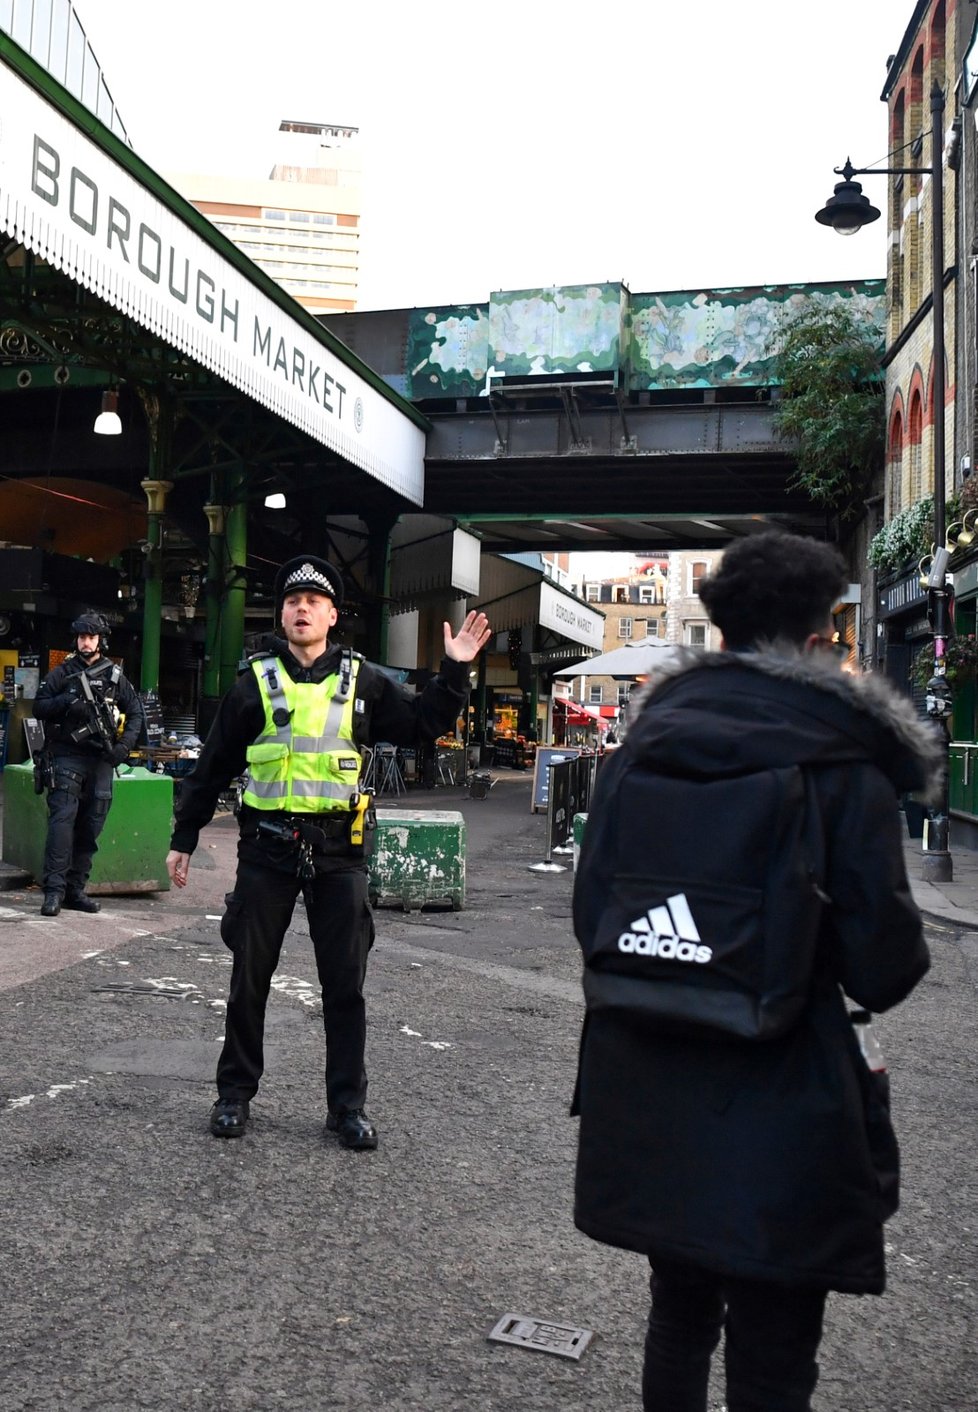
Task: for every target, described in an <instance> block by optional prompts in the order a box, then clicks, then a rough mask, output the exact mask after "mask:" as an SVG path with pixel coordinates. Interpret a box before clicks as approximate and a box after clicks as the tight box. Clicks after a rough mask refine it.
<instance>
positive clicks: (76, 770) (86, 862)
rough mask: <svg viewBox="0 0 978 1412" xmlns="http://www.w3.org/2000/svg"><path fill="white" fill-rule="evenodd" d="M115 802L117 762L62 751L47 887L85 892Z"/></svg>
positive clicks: (52, 800)
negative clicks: (113, 786) (113, 764)
mask: <svg viewBox="0 0 978 1412" xmlns="http://www.w3.org/2000/svg"><path fill="white" fill-rule="evenodd" d="M111 803H112V764H111V762H110V761H108V760H100V759H99V757H98V756H97V755H81V754H79V755H56V756H55V757H54V785H53V787H52V788H51V789H49V790H48V832H47V839H46V841H45V845H44V891H45V892H57V893H60V894H61V895H62V896H63V895H64V894H65V893H67V894H68V896H69V897H71V896H77V894H78V893H80V892H83V891H84V888H85V884H86V883H87V882H88V875H89V873H90V872H91V871H92V859H93V857H94V856H95V854H96V853H97V852H98V836H99V834H100V833H101V832H102V830H103V828H104V827H105V820H106V818H107V816H108V812H109V806H110V805H111Z"/></svg>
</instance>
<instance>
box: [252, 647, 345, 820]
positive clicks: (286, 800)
mask: <svg viewBox="0 0 978 1412" xmlns="http://www.w3.org/2000/svg"><path fill="white" fill-rule="evenodd" d="M251 666H252V670H253V671H254V673H255V676H256V677H257V679H258V690H259V691H260V693H261V697H262V702H263V704H264V707H265V728H264V730H263V731H262V733H261V735H260V736H259V737H258V739H257V740H256V741H255V742H254V743H253V744H252V745H249V746H248V750H247V754H246V759H247V761H248V776H247V779H246V781H245V787H244V792H243V794H242V802H243V803H244V804H247V805H248V806H249V807H250V808H252V809H284V810H285V811H286V812H287V813H297V814H325V813H328V812H329V811H330V810H343V811H347V812H348V811H349V810H350V809H351V807H352V805H353V799H354V796H355V795H356V794H357V793H358V791H359V780H360V767H361V760H360V752H359V750H358V749H357V747H356V745H355V743H354V739H353V705H354V701H355V698H356V685H357V676H358V675H359V671H360V660H359V658H354V656H353V654H352V653H351V652H350V651H349V650H346V651H344V653H343V656H342V658H341V661H340V670H339V672H337V673H335V674H334V675H332V676H329V677H326V679H325V680H324V681H321V682H294V681H293V680H292V678H291V677H290V676H289V675H288V673H287V672H286V671H285V670H284V669H283V667H282V664H281V662H280V661H279V660H278V658H277V657H263V658H262V659H261V660H260V661H257V662H252V664H251Z"/></svg>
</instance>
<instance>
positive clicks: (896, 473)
mask: <svg viewBox="0 0 978 1412" xmlns="http://www.w3.org/2000/svg"><path fill="white" fill-rule="evenodd" d="M886 498H887V507H888V508H887V519H890V520H892V519H893V517H894V515H898V514H899V513H900V511H901V510H902V509H903V413H902V412H901V411H900V410H899V408H898V409H897V410H896V411H895V412H894V414H893V420H892V421H891V423H890V439H889V444H888V446H887V453H886Z"/></svg>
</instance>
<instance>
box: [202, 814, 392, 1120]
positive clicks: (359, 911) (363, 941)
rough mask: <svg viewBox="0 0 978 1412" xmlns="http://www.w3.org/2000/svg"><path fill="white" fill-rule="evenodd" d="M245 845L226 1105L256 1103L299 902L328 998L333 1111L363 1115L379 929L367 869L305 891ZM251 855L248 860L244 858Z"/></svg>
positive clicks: (326, 874)
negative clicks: (275, 982) (270, 1007)
mask: <svg viewBox="0 0 978 1412" xmlns="http://www.w3.org/2000/svg"><path fill="white" fill-rule="evenodd" d="M254 853H255V850H254V849H253V848H248V847H247V845H246V844H245V843H244V840H242V843H241V844H240V845H239V854H238V859H239V861H238V872H237V877H236V879H235V884H234V892H233V893H230V894H229V895H228V897H227V899H226V903H227V910H226V912H225V914H224V917H223V918H222V921H221V936H222V938H223V939H224V942H225V945H226V946H228V947H229V948H230V950H231V952H232V954H233V956H234V962H233V966H232V969H231V990H230V994H229V997H228V1009H227V1023H226V1027H225V1039H224V1048H223V1049H222V1050H221V1057H220V1059H219V1060H218V1065H217V1091H218V1095H219V1096H220V1097H221V1098H249V1099H250V1098H252V1097H254V1095H255V1094H256V1093H257V1092H258V1084H259V1081H260V1079H261V1076H262V1072H263V1070H264V1048H263V1040H264V1031H265V1006H266V1003H267V1001H268V992H269V990H270V988H271V983H272V976H273V975H274V974H275V969H276V967H277V965H278V961H279V955H280V952H281V949H282V941H283V938H284V937H285V933H286V931H287V930H288V927H289V923H290V921H291V920H292V913H293V910H294V908H295V904H296V900H297V898H298V896H299V893H300V892H302V893H303V894H304V897H305V904H306V916H307V919H308V922H309V935H310V938H311V940H312V945H313V951H314V953H315V957H316V970H317V972H318V974H319V983H320V986H321V987H322V997H323V1027H324V1029H325V1031H326V1102H327V1106H328V1108H329V1111H330V1112H331V1113H334V1114H337V1115H339V1114H341V1113H346V1112H349V1111H350V1110H352V1109H355V1108H362V1107H363V1105H364V1102H365V1100H366V1095H367V1073H366V1069H365V1067H364V1049H365V1047H366V1037H367V1021H366V1007H365V1004H364V999H363V983H364V978H365V976H366V972H367V955H368V953H369V951H370V947H371V946H372V945H373V939H374V926H373V918H372V915H371V912H370V905H369V901H368V896H367V873H366V868H365V867H364V866H363V865H362V864H358V865H355V866H339V867H335V866H331V864H332V860H330V861H329V864H328V865H327V868H325V869H324V868H322V867H321V866H320V867H319V868H317V871H316V875H315V877H314V878H313V879H311V880H310V881H307V882H302V881H300V879H299V878H298V877H297V876H296V874H295V871H294V869H293V870H292V871H291V872H287V871H284V870H283V869H282V868H276V867H267V866H263V865H262V864H261V863H260V862H257V861H255V857H254ZM243 855H246V856H243Z"/></svg>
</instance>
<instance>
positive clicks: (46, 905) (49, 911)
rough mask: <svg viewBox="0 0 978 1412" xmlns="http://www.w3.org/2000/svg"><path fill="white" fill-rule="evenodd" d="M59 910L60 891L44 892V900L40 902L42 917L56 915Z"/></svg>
mask: <svg viewBox="0 0 978 1412" xmlns="http://www.w3.org/2000/svg"><path fill="white" fill-rule="evenodd" d="M60 911H61V893H60V892H46V893H45V894H44V901H43V902H42V903H41V916H42V917H56V916H57V915H58V913H59V912H60Z"/></svg>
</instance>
